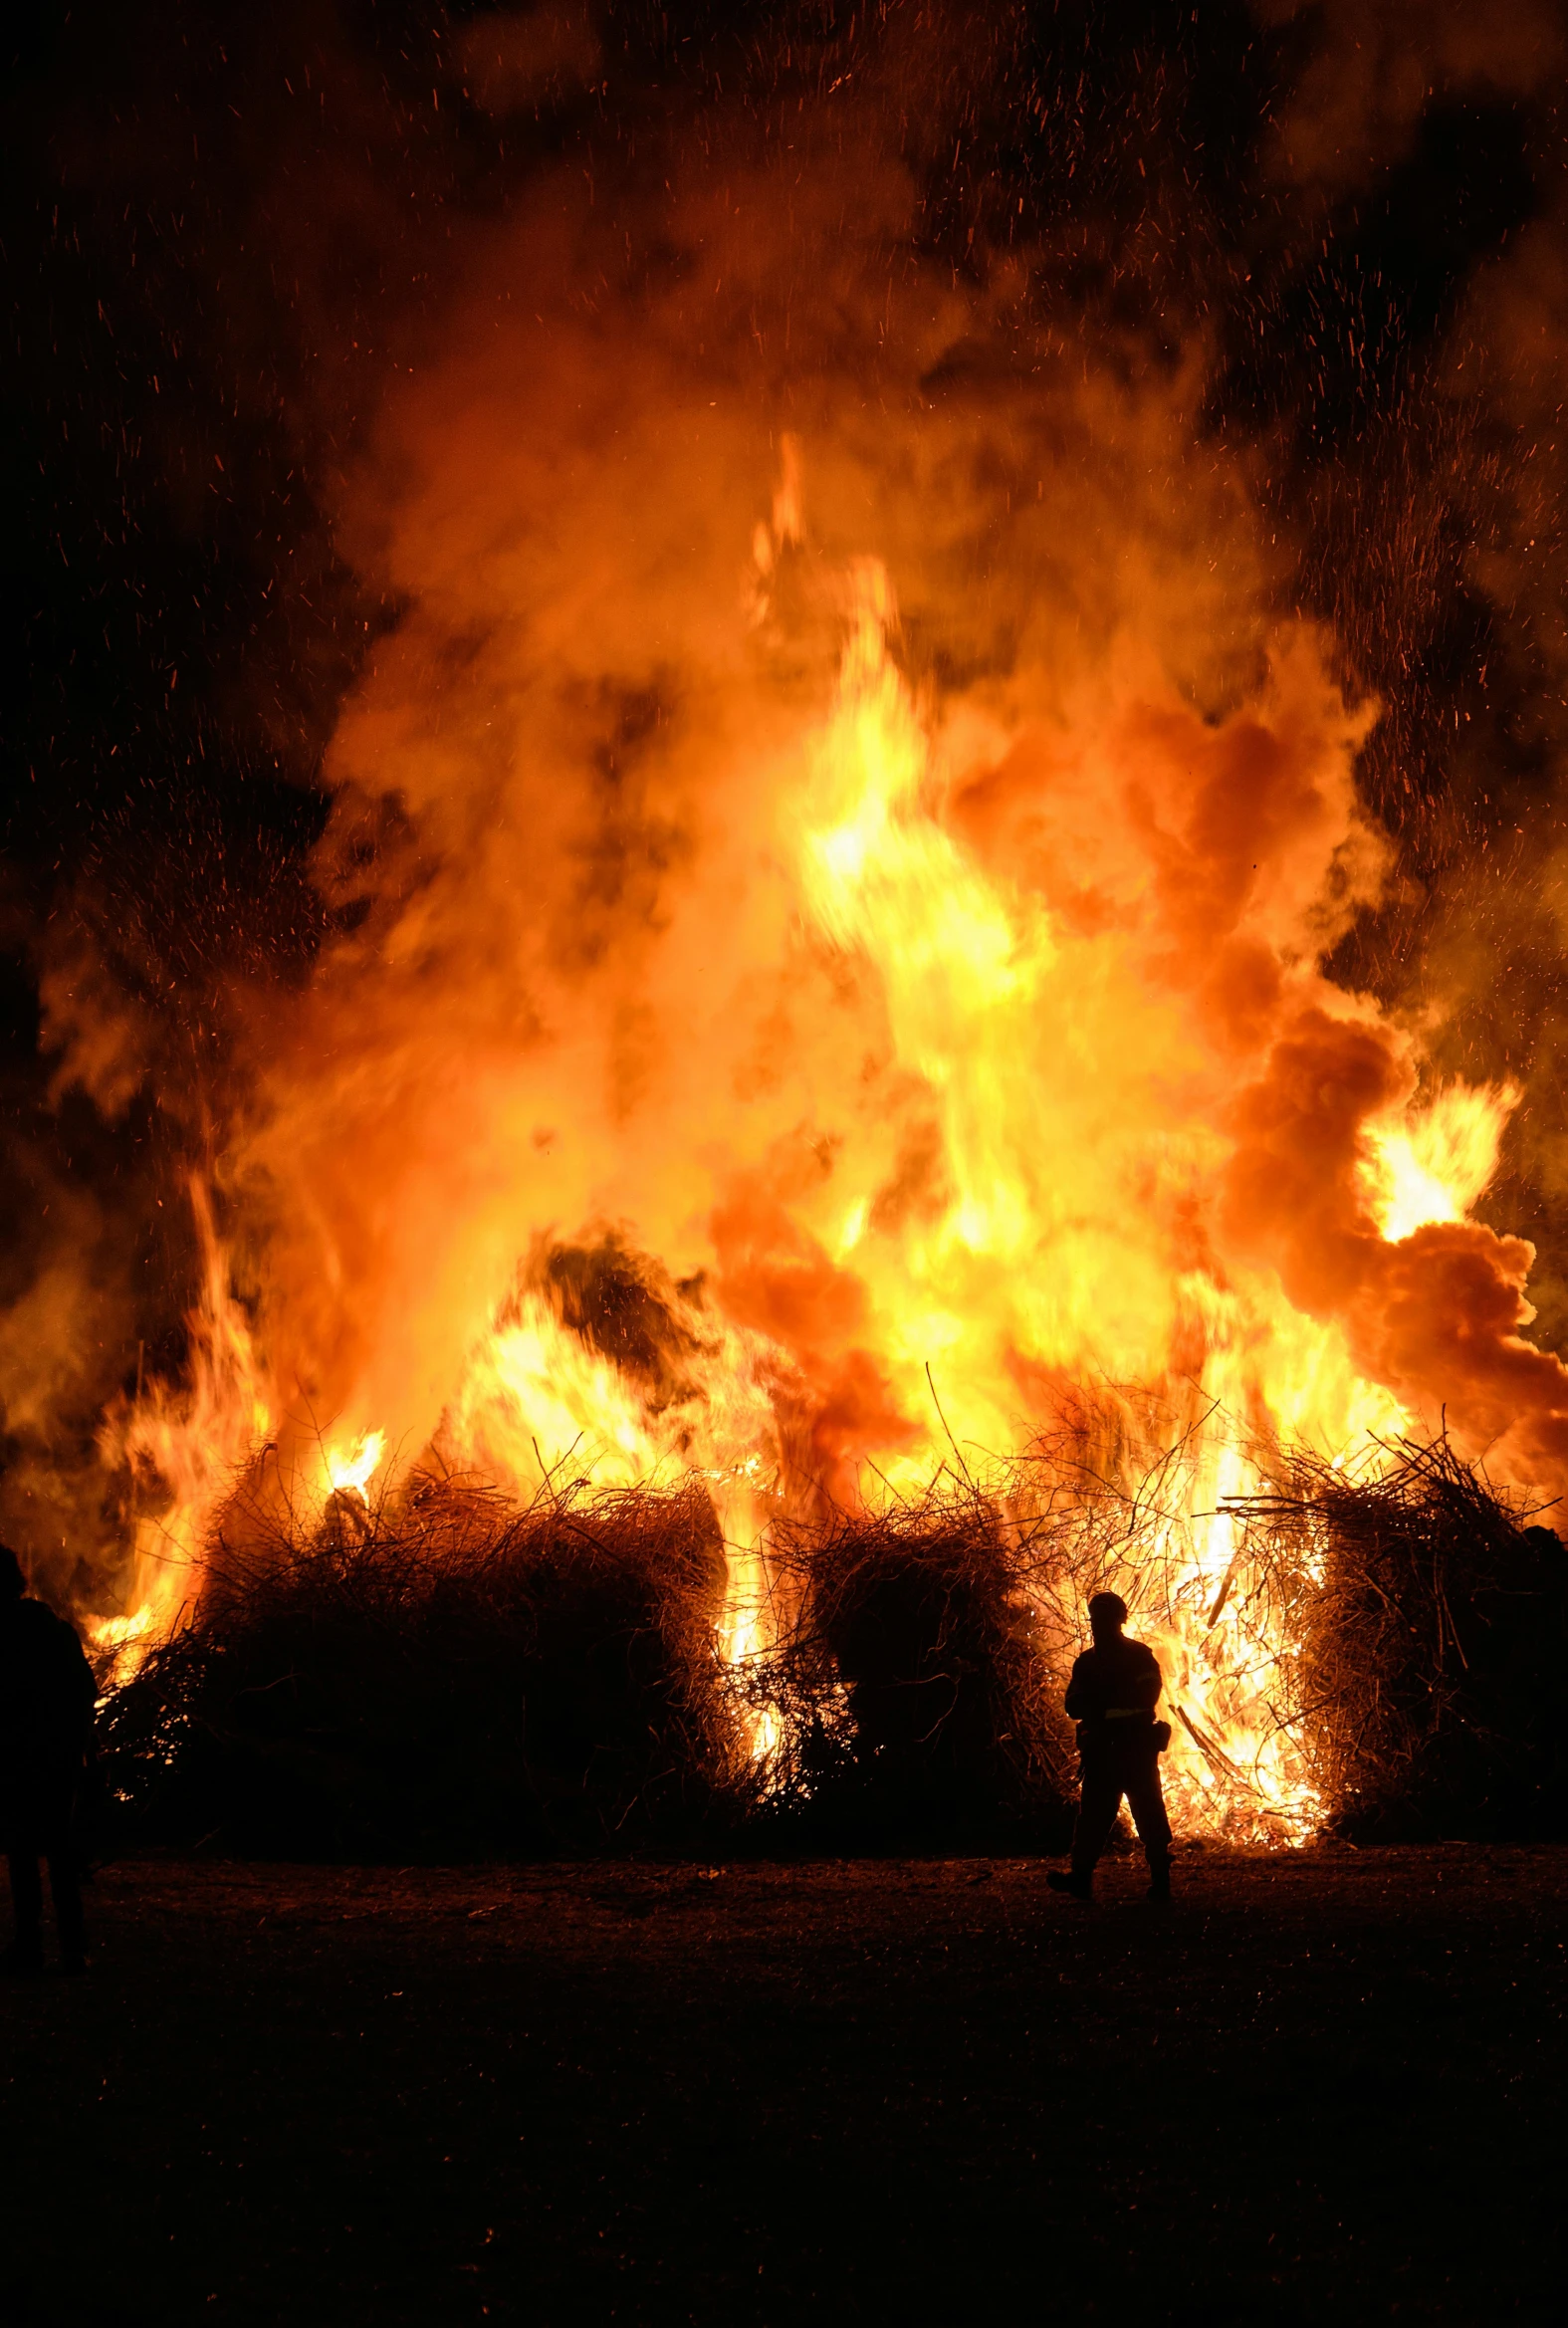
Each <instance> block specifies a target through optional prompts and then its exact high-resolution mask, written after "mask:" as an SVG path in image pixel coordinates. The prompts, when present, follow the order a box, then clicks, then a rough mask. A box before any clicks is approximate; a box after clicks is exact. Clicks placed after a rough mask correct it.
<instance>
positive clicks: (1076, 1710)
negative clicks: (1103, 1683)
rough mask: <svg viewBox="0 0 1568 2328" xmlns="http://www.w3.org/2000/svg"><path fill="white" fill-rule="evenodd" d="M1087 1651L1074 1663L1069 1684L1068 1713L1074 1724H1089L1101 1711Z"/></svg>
mask: <svg viewBox="0 0 1568 2328" xmlns="http://www.w3.org/2000/svg"><path fill="white" fill-rule="evenodd" d="M1089 1655H1090V1653H1089V1651H1088V1650H1085V1651H1084V1653H1083V1655H1082V1656H1081V1657H1080V1658H1077V1659H1076V1660H1075V1661H1074V1664H1073V1668H1072V1676H1071V1679H1070V1680H1069V1681H1068V1683H1067V1712H1068V1713H1069V1714H1070V1715H1071V1716H1072V1719H1073V1721H1074V1722H1088V1721H1091V1720H1092V1719H1093V1717H1094V1716H1095V1715H1096V1714H1097V1713H1098V1712H1099V1710H1100V1703H1099V1692H1098V1691H1097V1690H1096V1689H1095V1687H1094V1678H1093V1677H1094V1668H1093V1666H1092V1665H1091V1664H1090V1663H1089Z"/></svg>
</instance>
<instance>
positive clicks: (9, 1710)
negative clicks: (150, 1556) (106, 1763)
mask: <svg viewBox="0 0 1568 2328" xmlns="http://www.w3.org/2000/svg"><path fill="white" fill-rule="evenodd" d="M25 1589H26V1586H25V1580H24V1578H23V1575H22V1569H21V1565H20V1563H19V1562H18V1560H17V1556H16V1554H15V1552H13V1551H11V1550H10V1549H9V1548H8V1547H7V1546H6V1545H4V1544H0V1840H3V1842H4V1845H5V1853H6V1861H7V1864H8V1866H9V1868H10V1873H11V1907H12V1911H13V1914H14V1916H15V1919H16V1935H15V1938H14V1939H13V1940H12V1942H11V1946H10V1947H9V1949H7V1951H6V1954H5V1959H4V1964H5V1970H6V1971H7V1972H8V1973H37V1972H41V1971H42V1970H43V1963H44V1954H43V1939H42V1933H41V1930H40V1927H41V1925H42V1922H43V1912H44V1892H43V1884H42V1882H41V1880H40V1877H39V1864H38V1863H39V1861H40V1860H41V1859H47V1860H48V1862H49V1891H50V1897H51V1898H52V1899H53V1901H54V1904H55V1933H56V1937H57V1939H58V1940H59V1943H60V1961H61V1964H62V1966H63V1967H64V1969H65V1971H66V1972H68V1973H80V1972H83V1971H85V1970H86V1967H87V1951H86V1942H85V1938H84V1934H83V1925H82V1886H81V1879H80V1875H79V1871H78V1867H77V1858H76V1837H75V1833H74V1828H75V1823H76V1815H77V1809H78V1805H79V1803H80V1801H81V1798H82V1793H83V1788H84V1785H85V1782H86V1777H87V1765H88V1756H89V1754H90V1752H91V1750H92V1745H93V1702H94V1698H95V1696H96V1695H97V1686H96V1684H95V1682H94V1680H93V1669H92V1667H91V1666H90V1665H89V1664H88V1661H87V1659H86V1657H85V1656H84V1655H83V1651H82V1644H81V1642H80V1641H79V1640H78V1638H77V1636H76V1633H75V1632H74V1631H73V1629H72V1627H71V1626H70V1625H68V1624H67V1623H66V1622H65V1620H64V1619H63V1618H61V1617H57V1616H56V1615H55V1614H54V1613H53V1611H52V1610H50V1609H47V1608H45V1606H44V1604H43V1602H42V1601H41V1600H27V1599H25V1598H24V1597H23V1595H24V1592H25Z"/></svg>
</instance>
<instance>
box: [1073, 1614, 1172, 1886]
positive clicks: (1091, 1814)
mask: <svg viewBox="0 0 1568 2328" xmlns="http://www.w3.org/2000/svg"><path fill="white" fill-rule="evenodd" d="M1126 1622H1127V1603H1126V1602H1125V1601H1124V1600H1122V1599H1121V1598H1120V1597H1119V1596H1118V1595H1117V1594H1116V1593H1114V1592H1097V1593H1096V1594H1095V1595H1094V1598H1093V1599H1092V1600H1091V1601H1090V1603H1089V1626H1090V1630H1091V1631H1092V1632H1093V1635H1094V1646H1093V1648H1092V1649H1086V1650H1085V1651H1084V1653H1083V1655H1082V1656H1081V1657H1080V1658H1079V1659H1078V1660H1077V1662H1076V1664H1075V1665H1074V1666H1073V1669H1072V1679H1071V1680H1070V1681H1069V1682H1068V1684H1067V1711H1068V1713H1069V1714H1070V1715H1071V1716H1072V1717H1073V1719H1074V1720H1075V1721H1076V1723H1077V1725H1078V1764H1079V1776H1080V1789H1081V1790H1080V1793H1079V1797H1078V1823H1077V1825H1076V1826H1075V1827H1074V1828H1073V1831H1072V1873H1071V1874H1070V1875H1055V1874H1052V1875H1048V1876H1047V1877H1046V1879H1045V1880H1046V1882H1047V1883H1048V1884H1049V1885H1050V1887H1051V1890H1052V1891H1055V1892H1071V1893H1072V1895H1073V1897H1074V1898H1075V1899H1079V1900H1087V1899H1090V1898H1092V1896H1093V1892H1094V1870H1095V1867H1096V1865H1097V1863H1098V1861H1099V1857H1100V1853H1101V1852H1102V1851H1103V1850H1104V1849H1105V1846H1106V1844H1107V1843H1108V1842H1109V1840H1110V1834H1111V1829H1112V1827H1114V1826H1115V1824H1116V1814H1117V1812H1118V1811H1119V1810H1120V1809H1121V1807H1122V1797H1123V1795H1125V1796H1126V1798H1127V1804H1128V1807H1129V1809H1130V1810H1131V1812H1132V1815H1133V1818H1134V1821H1135V1822H1136V1824H1137V1828H1138V1839H1139V1841H1140V1842H1141V1843H1142V1845H1143V1851H1144V1857H1145V1858H1146V1859H1147V1860H1148V1862H1149V1897H1150V1899H1151V1900H1168V1899H1169V1898H1170V1896H1171V1822H1170V1820H1169V1819H1168V1818H1167V1817H1166V1815H1165V1797H1164V1795H1163V1794H1162V1793H1161V1791H1160V1756H1161V1754H1162V1753H1163V1751H1164V1750H1165V1748H1166V1747H1167V1746H1169V1745H1170V1743H1171V1731H1170V1726H1169V1724H1168V1723H1164V1722H1156V1720H1155V1718H1154V1710H1155V1708H1156V1706H1157V1705H1158V1704H1159V1702H1160V1667H1159V1661H1158V1660H1157V1658H1156V1657H1155V1654H1154V1652H1153V1650H1152V1649H1146V1648H1145V1647H1144V1645H1143V1643H1142V1642H1141V1641H1129V1640H1128V1638H1127V1636H1126V1634H1125V1633H1124V1632H1123V1631H1122V1627H1123V1625H1125V1624H1126Z"/></svg>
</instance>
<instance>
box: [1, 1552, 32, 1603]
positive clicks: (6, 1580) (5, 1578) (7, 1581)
mask: <svg viewBox="0 0 1568 2328" xmlns="http://www.w3.org/2000/svg"><path fill="white" fill-rule="evenodd" d="M26 1590H27V1578H26V1577H25V1576H24V1575H23V1573H22V1563H21V1561H20V1560H19V1559H18V1558H17V1556H16V1554H15V1552H13V1551H12V1549H11V1546H10V1545H9V1544H0V1600H20V1599H21V1597H22V1595H23V1593H24V1592H25V1591H26Z"/></svg>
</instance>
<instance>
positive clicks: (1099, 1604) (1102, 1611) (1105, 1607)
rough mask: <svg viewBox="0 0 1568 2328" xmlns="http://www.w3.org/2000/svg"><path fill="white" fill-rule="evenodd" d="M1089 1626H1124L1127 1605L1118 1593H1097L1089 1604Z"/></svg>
mask: <svg viewBox="0 0 1568 2328" xmlns="http://www.w3.org/2000/svg"><path fill="white" fill-rule="evenodd" d="M1089 1622H1090V1624H1091V1625H1125V1624H1126V1622H1127V1603H1126V1602H1125V1601H1124V1600H1123V1598H1122V1596H1121V1594H1120V1593H1119V1592H1097V1593H1096V1594H1095V1595H1094V1598H1093V1599H1092V1600H1091V1601H1090V1603H1089Z"/></svg>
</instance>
